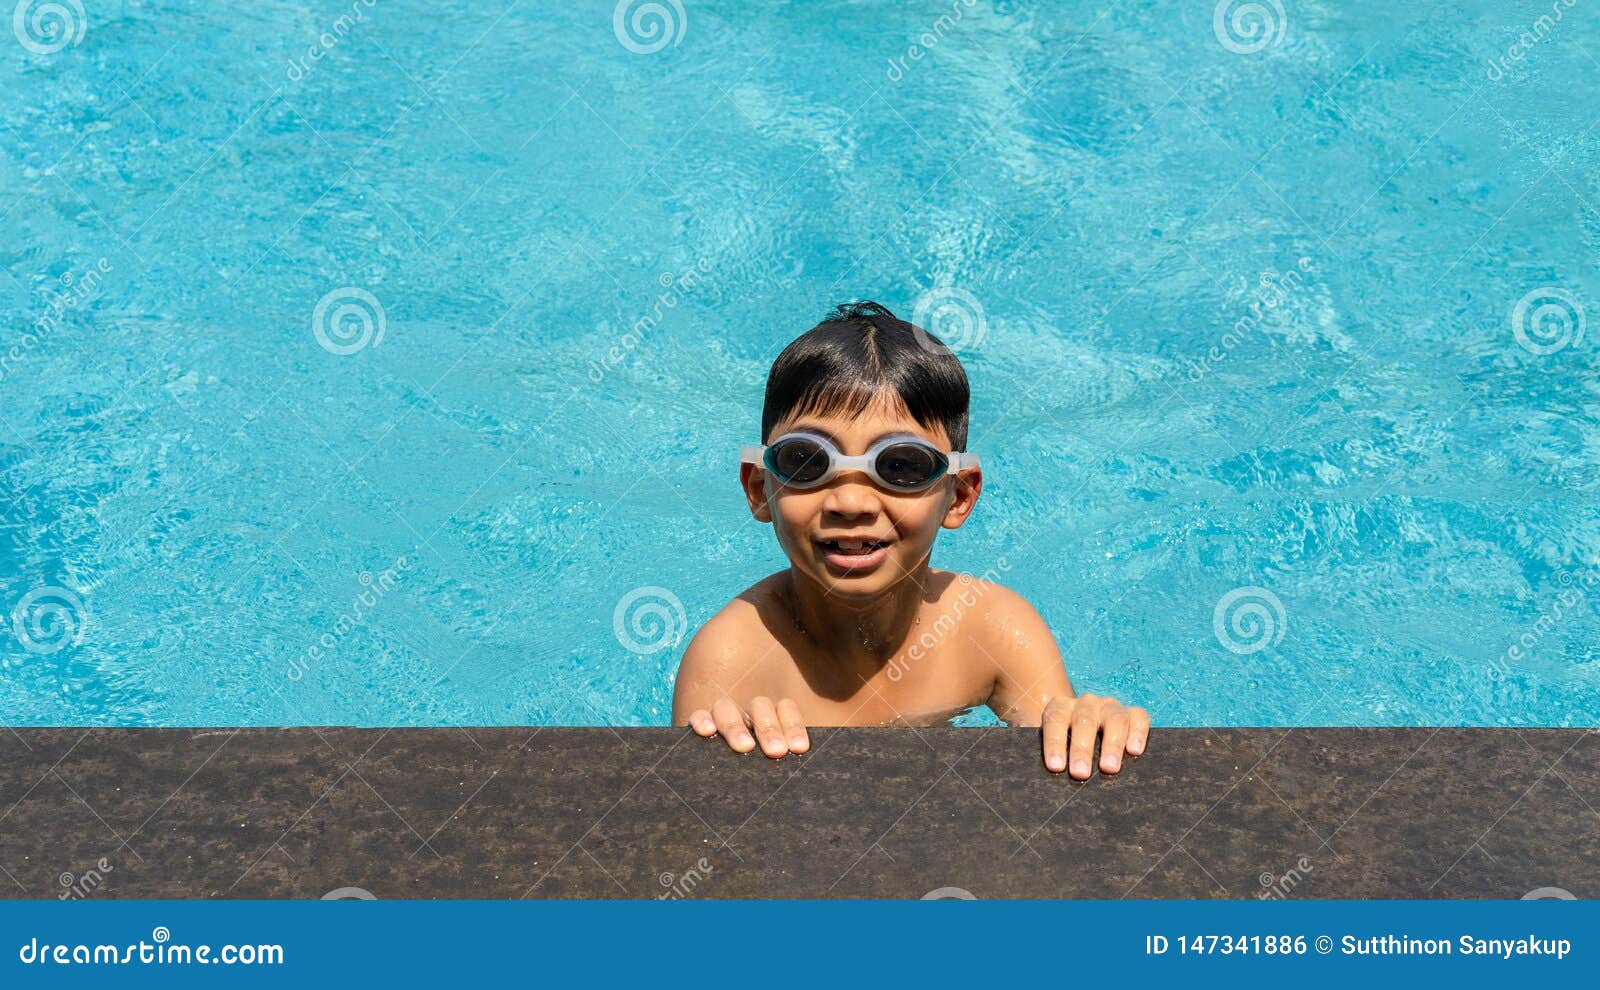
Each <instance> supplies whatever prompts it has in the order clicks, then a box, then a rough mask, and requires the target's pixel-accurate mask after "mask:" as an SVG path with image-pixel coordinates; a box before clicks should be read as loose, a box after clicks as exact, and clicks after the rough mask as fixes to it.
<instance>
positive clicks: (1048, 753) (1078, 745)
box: [1039, 694, 1150, 780]
mask: <svg viewBox="0 0 1600 990" xmlns="http://www.w3.org/2000/svg"><path fill="white" fill-rule="evenodd" d="M1039 724H1040V725H1041V727H1042V728H1043V730H1044V765H1045V766H1046V767H1047V768H1048V769H1049V770H1050V771H1051V772H1052V773H1060V772H1061V771H1063V770H1067V769H1068V766H1067V764H1068V758H1069V755H1070V759H1071V770H1070V776H1071V777H1072V779H1073V780H1088V779H1089V774H1090V773H1091V768H1090V766H1089V764H1090V761H1091V760H1093V759H1094V738H1095V736H1097V735H1103V736H1104V738H1103V739H1102V740H1101V743H1100V772H1101V773H1116V772H1117V771H1119V770H1121V769H1122V754H1123V753H1124V752H1126V753H1128V754H1129V755H1132V756H1138V755H1139V754H1140V753H1143V752H1144V747H1145V743H1146V741H1147V740H1148V739H1149V736H1150V713H1149V712H1147V711H1145V710H1144V709H1143V708H1130V707H1127V706H1125V705H1124V704H1122V702H1120V701H1118V700H1116V699H1115V698H1102V697H1099V696H1098V695H1093V694H1084V695H1079V696H1078V697H1076V698H1060V697H1058V698H1052V699H1051V700H1050V703H1049V704H1048V705H1046V706H1045V709H1044V715H1043V717H1042V718H1041V719H1040V720H1039ZM1069 736H1070V738H1071V747H1072V748H1071V752H1070V754H1069V752H1068V748H1067V747H1068V738H1069Z"/></svg>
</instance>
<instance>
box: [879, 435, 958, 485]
mask: <svg viewBox="0 0 1600 990" xmlns="http://www.w3.org/2000/svg"><path fill="white" fill-rule="evenodd" d="M948 466H949V462H948V461H946V460H945V459H944V458H943V457H942V456H940V455H939V453H938V451H935V450H933V449H931V448H928V447H924V446H923V445H922V444H918V443H896V444H890V445H889V446H888V447H885V448H884V449H883V450H882V451H880V452H879V453H878V460H877V462H876V467H877V469H878V477H880V478H882V479H883V480H884V482H885V483H886V484H889V485H893V486H894V487H895V488H903V489H905V490H907V491H915V490H917V489H919V488H926V487H928V485H930V484H932V483H933V482H935V481H937V480H938V479H939V478H940V477H942V476H943V475H944V472H945V468H946V467H948Z"/></svg>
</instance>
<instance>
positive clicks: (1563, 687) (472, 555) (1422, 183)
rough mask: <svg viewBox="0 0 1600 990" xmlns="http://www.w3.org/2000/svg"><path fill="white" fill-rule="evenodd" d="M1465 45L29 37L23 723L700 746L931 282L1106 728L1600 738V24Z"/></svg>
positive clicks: (1132, 31) (1333, 34)
mask: <svg viewBox="0 0 1600 990" xmlns="http://www.w3.org/2000/svg"><path fill="white" fill-rule="evenodd" d="M1418 6H1419V7H1423V6H1426V8H1427V9H1415V10H1413V9H1412V8H1410V7H1402V8H1396V7H1395V6H1394V5H1391V4H1377V3H1370V2H1368V3H1363V4H1360V5H1351V4H1339V5H1334V4H1325V3H1311V2H1303V0H1292V2H1291V0H1283V2H1282V3H1278V2H1274V0H1262V2H1259V3H1238V2H1234V0H1224V2H1223V3H1221V4H1217V5H1215V6H1213V4H1211V3H1209V2H1207V3H1203V4H1183V5H1172V6H1167V5H1157V4H1151V3H1132V2H1126V3H1120V4H1118V3H1108V4H1097V5H1092V6H1088V7H1084V8H1082V9H1074V10H1065V9H1059V8H1058V5H1047V4H1030V3H1022V2H1004V0H977V2H974V3H971V4H969V3H967V2H966V0H954V2H949V0H944V2H940V3H933V4H927V5H920V4H913V5H889V4H882V5H864V4H856V3H816V4H806V5H792V6H784V7H771V8H767V7H764V6H762V5H750V4H745V3H734V2H698V0H681V2H678V0H662V2H659V3H638V2H629V0H624V2H623V3H620V4H613V3H586V4H577V5H571V6H566V5H563V6H562V7H561V9H551V7H550V6H549V5H533V4H520V3H511V2H508V3H505V4H493V5H490V4H466V3H461V2H442V3H441V2H435V3H429V4H426V5H423V4H416V3H410V4H406V3H399V2H392V0H373V2H370V3H369V2H367V0H354V2H353V3H349V4H328V5H317V6H316V7H311V6H308V5H305V4H300V3H263V4H252V5H249V6H248V7H247V8H239V9H234V8H228V9H223V8H216V7H212V6H209V5H202V4H192V3H139V2H128V3H121V4H109V3H93V2H89V0H85V2H84V3H82V4H79V3H76V2H72V0H66V2H64V3H60V4H56V5H54V6H53V7H52V6H49V5H43V4H41V3H39V2H38V0H31V2H30V0H23V2H22V3H20V4H18V5H17V8H16V16H15V17H14V19H13V21H12V24H11V27H12V31H11V32H9V33H7V32H0V52H3V55H4V57H3V58H0V230H3V231H4V232H5V236H4V241H3V245H0V250H3V254H0V269H3V271H4V272H5V275H6V277H5V278H3V279H0V305H3V309H0V312H3V313H4V314H5V316H4V326H3V332H4V334H5V337H4V339H3V341H0V343H3V345H4V349H3V352H0V358H3V363H0V375H3V378H0V397H3V408H0V493H3V500H0V606H3V611H4V613H5V615H4V618H5V619H6V620H7V621H6V631H5V634H4V635H0V670H3V675H0V722H4V723H9V724H19V725H22V724H84V725H89V724H118V725H192V724H229V725H232V724H238V725H258V724H318V723H343V724H358V725H387V724H406V725H434V724H445V725H451V724H466V725H470V724H486V723H512V724H516V723H537V724H545V723H552V724H553V723H565V724H608V723H612V724H652V723H657V724H658V723H662V722H664V721H665V720H666V719H667V717H668V712H669V701H670V692H671V683H672V675H673V672H674V670H675V667H676V662H677V657H678V655H679V653H680V652H681V648H682V644H683V642H684V636H685V634H686V632H689V631H692V630H693V629H694V628H696V627H697V626H698V625H699V623H701V622H703V621H704V620H705V619H706V618H708V617H709V616H710V615H711V614H712V613H713V612H715V611H716V609H717V608H719V607H720V606H721V605H722V604H723V603H724V602H725V601H726V600H727V599H728V598H729V597H731V596H732V595H733V594H735V593H736V592H738V591H739V590H741V589H742V588H744V587H745V586H747V585H748V584H750V583H752V582H753V581H754V580H755V579H756V578H757V577H759V576H761V575H764V574H766V573H768V572H770V571H772V570H775V569H777V568H779V567H780V566H782V563H783V561H782V557H781V555H780V553H779V551H778V549H777V547H776V545H775V544H774V543H773V541H772V539H771V535H770V533H769V532H768V531H767V530H766V528H765V527H762V526H760V525H758V524H755V523H754V522H752V521H751V520H750V519H749V518H748V515H747V513H746V512H745V510H744V508H743V505H742V500H741V496H740V493H739V490H738V487H737V485H736V483H735V476H736V462H737V458H738V449H739V445H740V444H742V443H750V442H754V440H755V432H756V429H757V425H758V421H759V411H760V410H759V405H760V389H761V383H762V380H763V376H764V373H765V369H766V367H767V365H768V363H769V362H770V361H771V359H772V358H773V357H774V356H775V354H776V352H777V350H778V349H779V348H780V347H781V346H782V344H783V343H784V342H786V341H787V340H788V339H790V338H791V337H792V336H794V335H795V334H796V333H798V332H800V331H801V330H803V329H805V328H807V327H809V326H810V325H811V324H812V323H814V322H815V321H816V320H817V319H818V318H819V317H820V316H821V315H822V314H823V313H824V312H825V311H826V310H827V309H828V308H829V307H830V306H831V305H832V304H833V303H835V302H839V301H844V300H850V299H856V298H874V299H877V300H879V301H881V302H883V303H885V304H887V305H888V306H890V307H891V308H893V309H895V310H896V311H897V312H898V313H900V314H901V315H902V316H906V317H908V318H910V317H912V316H913V314H916V315H917V316H919V317H921V319H922V320H925V321H927V322H929V323H931V324H932V325H931V327H930V328H931V329H933V330H934V331H935V332H936V333H940V334H942V335H944V336H945V337H946V339H947V340H949V341H950V342H951V343H952V344H953V345H954V346H955V347H956V348H957V350H958V351H959V352H960V353H961V355H962V357H963V360H964V361H965V363H966V364H967V367H968V370H969V373H970V375H971V378H972V381H973V386H974V391H975V397H974V409H973V429H972V437H973V439H972V447H973V449H974V450H976V451H978V452H979V453H981V455H982V457H983V458H984V464H985V468H986V479H987V488H986V491H985V495H984V499H983V502H982V503H981V504H980V506H979V509H978V512H977V515H976V517H975V518H974V520H973V521H972V523H971V524H969V526H968V527H966V528H965V529H963V530H961V531H959V532H956V533H952V534H947V535H946V537H945V538H944V541H943V543H942V544H941V546H940V548H939V549H938V550H937V551H936V560H935V563H936V565H938V566H944V567H951V568H957V569H963V570H968V571H972V572H975V573H981V572H986V571H995V572H996V573H997V575H998V576H999V577H1000V579H1001V580H1002V581H1004V582H1005V583H1007V584H1009V585H1011V586H1012V587H1014V588H1016V589H1017V590H1018V591H1020V592H1021V593H1022V594H1024V595H1025V596H1027V597H1028V598H1029V599H1031V600H1032V601H1033V602H1034V603H1035V604H1036V605H1037V606H1038V607H1039V608H1040V610H1041V612H1042V613H1043V614H1044V615H1045V617H1046V618H1047V619H1048V620H1049V621H1050V622H1051V623H1052V625H1053V627H1054V628H1055V630H1056V632H1057V635H1058V638H1059V639H1060V641H1061V643H1062V646H1063V648H1064V649H1065V650H1066V651H1067V653H1068V657H1069V670H1070V671H1071V673H1072V675H1073V677H1074V680H1075V682H1076V683H1077V684H1078V686H1079V688H1080V689H1083V690H1094V691H1098V692H1110V693H1114V694H1116V695H1117V696H1118V697H1123V698H1125V699H1128V700H1130V701H1136V702H1138V703H1141V704H1144V705H1145V706H1146V707H1148V708H1149V709H1150V711H1151V712H1152V715H1153V717H1154V718H1155V720H1156V722H1157V723H1158V724H1168V725H1173V724H1180V725H1197V724H1207V725H1258V724H1279V725H1347V724H1424V725H1428V724H1445V723H1458V724H1467V725H1504V724H1510V725H1594V724H1597V723H1600V674H1597V667H1600V663H1597V661H1600V609H1597V601H1600V581H1597V576H1600V499H1597V494H1600V491H1597V490H1600V423H1597V416H1600V387H1597V381H1600V376H1597V371H1600V360H1597V354H1600V344H1597V341H1596V340H1595V334H1594V333H1593V332H1590V333H1589V334H1588V335H1587V337H1586V336H1585V334H1584V330H1585V319H1586V316H1587V317H1590V318H1592V317H1593V316H1594V314H1595V313H1596V312H1600V309H1597V307H1600V278H1597V275H1596V268H1595V264H1594V262H1595V257H1596V250H1597V244H1600V169H1597V165H1600V153H1597V145H1600V137H1597V134H1596V130H1595V127H1596V122H1597V118H1596V113H1597V111H1596V108H1595V101H1594V99H1593V87H1592V86H1589V85H1586V84H1585V82H1584V81H1585V80H1589V79H1593V78H1594V77H1595V76H1594V74H1595V73H1596V72H1597V71H1600V17H1597V15H1596V14H1595V13H1594V12H1593V11H1591V10H1586V9H1584V8H1583V7H1582V5H1578V6H1576V7H1568V6H1567V5H1566V4H1565V3H1564V0H1556V2H1555V3H1554V5H1553V6H1552V5H1551V4H1547V3H1543V2H1540V3H1533V4H1519V5H1517V6H1516V7H1515V9H1514V10H1511V11H1508V10H1507V9H1506V5H1503V4H1491V3H1476V4H1468V5H1465V6H1464V5H1462V4H1457V3H1440V4H1434V5H1418ZM757 8H759V9H757ZM1552 11H1554V13H1552ZM1557 14H1559V15H1560V16H1559V17H1558V16H1556V15H1557ZM1541 18H1542V20H1541ZM1586 311H1587V313H1586Z"/></svg>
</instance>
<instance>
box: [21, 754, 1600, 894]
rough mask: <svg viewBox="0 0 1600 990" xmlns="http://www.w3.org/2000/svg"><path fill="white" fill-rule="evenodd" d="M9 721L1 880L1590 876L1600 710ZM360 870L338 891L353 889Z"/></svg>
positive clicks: (1265, 888) (1597, 876)
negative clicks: (830, 722)
mask: <svg viewBox="0 0 1600 990" xmlns="http://www.w3.org/2000/svg"><path fill="white" fill-rule="evenodd" d="M813 743H814V749H813V752H812V753H811V754H810V755H808V756H806V757H804V758H801V759H786V760H784V761H782V762H779V763H773V762H771V761H768V760H766V759H764V758H761V757H759V756H743V757H741V756H736V755H734V754H732V753H729V752H727V751H725V750H724V749H722V748H721V747H720V745H718V744H714V743H711V742H707V741H705V740H701V739H697V738H694V737H692V736H689V735H687V734H686V732H685V731H683V730H678V729H618V730H612V729H557V728H544V729H533V728H495V729H482V728H474V729H391V730H384V729H312V728H295V729H245V730H230V729H220V730H219V729H205V730H200V729H90V730H85V729H17V730H14V731H10V730H8V731H4V732H0V815H3V817H0V871H3V874H4V875H0V886H3V887H4V889H5V890H6V892H7V893H6V895H5V896H7V897H12V898H24V897H26V898H57V897H89V898H105V897H145V898H149V897H252V898H279V897H294V898H316V897H323V896H325V895H327V894H329V893H330V892H333V891H336V890H340V889H342V888H354V889H357V890H363V891H367V892H370V893H371V894H372V895H374V896H376V897H380V898H397V897H427V898H433V897H449V898H516V897H635V898H654V897H660V896H663V895H668V896H689V897H890V898H914V897H921V896H923V895H925V894H927V893H928V892H930V891H933V890H935V889H938V888H959V889H962V890H965V891H969V892H971V893H972V894H973V895H975V896H978V897H984V898H996V897H1022V898H1044V897H1125V896H1128V897H1235V898H1251V897H1258V896H1262V895H1264V894H1267V895H1270V896H1287V897H1293V898H1306V897H1340V898H1343V897H1354V898H1366V897H1501V898H1519V897H1522V896H1524V895H1525V894H1527V893H1529V892H1530V891H1533V890H1535V889H1538V888H1560V889H1562V890H1565V891H1570V892H1571V893H1572V894H1573V895H1576V896H1578V897H1587V898H1592V897H1596V896H1600V814H1597V812H1596V810H1595V809H1596V808H1597V807H1600V734H1597V733H1595V732H1593V731H1589V730H1581V729H1523V730H1517V729H1427V728H1420V729H1294V730H1284V729H1161V730H1158V731H1157V733H1156V734H1155V737H1154V739H1153V745H1152V751H1151V754H1150V755H1149V756H1146V757H1145V758H1143V759H1141V760H1138V761H1136V762H1135V763H1133V764H1132V766H1131V767H1130V768H1129V769H1128V770H1127V771H1126V772H1125V773H1124V774H1123V775H1122V776H1121V777H1118V778H1115V779H1096V780H1093V781H1091V782H1090V783H1088V784H1076V783H1073V782H1071V781H1069V780H1067V779H1065V778H1061V777H1051V776H1049V775H1047V774H1046V773H1045V772H1044V770H1043V768H1042V766H1041V765H1040V763H1039V760H1038V757H1037V755H1036V749H1037V734H1036V733H1035V732H1031V731H1026V730H1012V729H932V730H910V729H842V730H828V729H824V730H818V731H817V732H815V734H814V736H813ZM347 893H348V892H347Z"/></svg>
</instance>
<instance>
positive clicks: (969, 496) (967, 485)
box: [940, 468, 983, 529]
mask: <svg viewBox="0 0 1600 990" xmlns="http://www.w3.org/2000/svg"><path fill="white" fill-rule="evenodd" d="M982 491H983V469H981V468H971V469H969V470H966V471H962V472H961V473H960V474H958V475H956V483H955V498H953V499H951V501H950V508H948V509H946V510H945V512H944V522H943V523H941V524H940V525H942V526H944V528H945V529H960V528H961V524H962V523H964V522H966V521H967V517H968V516H970V515H972V510H973V509H974V508H975V507H976V506H977V504H978V495H979V494H980V493H981V492H982Z"/></svg>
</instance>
